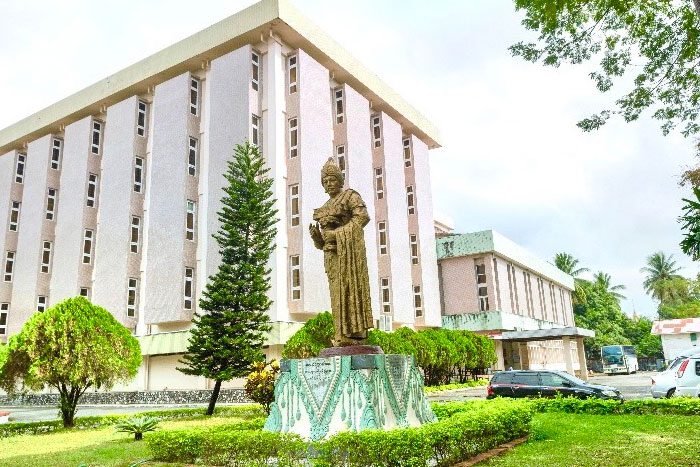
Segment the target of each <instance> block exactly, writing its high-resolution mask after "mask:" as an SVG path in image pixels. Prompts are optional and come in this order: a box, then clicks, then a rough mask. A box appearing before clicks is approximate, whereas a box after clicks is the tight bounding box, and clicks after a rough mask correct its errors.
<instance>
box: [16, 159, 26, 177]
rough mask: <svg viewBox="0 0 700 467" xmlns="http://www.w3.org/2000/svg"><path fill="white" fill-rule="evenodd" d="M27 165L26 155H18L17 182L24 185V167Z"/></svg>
mask: <svg viewBox="0 0 700 467" xmlns="http://www.w3.org/2000/svg"><path fill="white" fill-rule="evenodd" d="M26 163H27V156H26V154H19V153H17V161H16V162H15V182H17V183H24V166H25V165H26Z"/></svg>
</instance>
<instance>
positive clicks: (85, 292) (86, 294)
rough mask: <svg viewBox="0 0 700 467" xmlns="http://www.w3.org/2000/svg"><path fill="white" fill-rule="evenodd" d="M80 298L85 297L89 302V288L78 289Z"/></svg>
mask: <svg viewBox="0 0 700 467" xmlns="http://www.w3.org/2000/svg"><path fill="white" fill-rule="evenodd" d="M80 296H81V297H85V298H87V299H88V300H90V287H81V288H80Z"/></svg>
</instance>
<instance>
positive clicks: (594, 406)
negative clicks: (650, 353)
mask: <svg viewBox="0 0 700 467" xmlns="http://www.w3.org/2000/svg"><path fill="white" fill-rule="evenodd" d="M532 404H533V408H534V409H535V410H536V411H537V412H566V413H587V414H595V415H700V399H698V398H689V397H678V398H673V399H638V400H630V401H626V402H620V401H615V400H604V399H595V398H589V399H575V398H573V397H557V398H554V399H533V400H532Z"/></svg>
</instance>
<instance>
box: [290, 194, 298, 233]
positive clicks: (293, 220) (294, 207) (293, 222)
mask: <svg viewBox="0 0 700 467" xmlns="http://www.w3.org/2000/svg"><path fill="white" fill-rule="evenodd" d="M299 219H300V215H299V185H290V186H289V225H290V226H291V227H296V226H298V225H299Z"/></svg>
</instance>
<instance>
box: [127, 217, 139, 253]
mask: <svg viewBox="0 0 700 467" xmlns="http://www.w3.org/2000/svg"><path fill="white" fill-rule="evenodd" d="M140 240H141V218H140V217H138V216H131V239H130V242H129V249H130V250H131V252H132V253H138V252H139V244H140Z"/></svg>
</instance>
